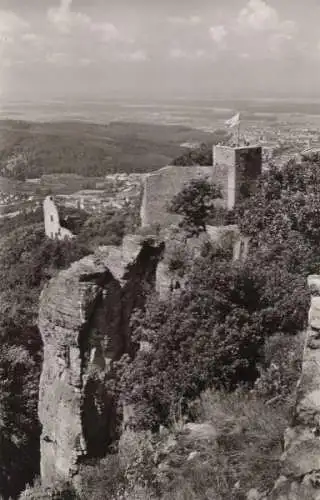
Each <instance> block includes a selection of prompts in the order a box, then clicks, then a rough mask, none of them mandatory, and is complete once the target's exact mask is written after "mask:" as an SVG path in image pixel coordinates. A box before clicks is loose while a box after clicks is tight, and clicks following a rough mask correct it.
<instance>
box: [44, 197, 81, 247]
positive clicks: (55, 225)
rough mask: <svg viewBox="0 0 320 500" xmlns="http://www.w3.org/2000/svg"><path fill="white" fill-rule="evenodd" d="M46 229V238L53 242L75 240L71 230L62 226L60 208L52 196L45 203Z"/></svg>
mask: <svg viewBox="0 0 320 500" xmlns="http://www.w3.org/2000/svg"><path fill="white" fill-rule="evenodd" d="M43 215H44V228H45V233H46V236H47V237H48V238H50V239H52V240H54V239H58V240H64V239H70V238H73V237H74V235H73V234H72V232H71V231H69V229H66V228H65V227H62V226H61V224H60V218H59V212H58V208H57V206H56V204H55V202H54V200H53V197H52V196H47V197H46V198H45V200H44V202H43Z"/></svg>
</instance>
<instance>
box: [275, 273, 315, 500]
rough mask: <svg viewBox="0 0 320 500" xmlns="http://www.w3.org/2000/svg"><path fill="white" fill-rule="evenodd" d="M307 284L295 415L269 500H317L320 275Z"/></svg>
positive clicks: (313, 277)
mask: <svg viewBox="0 0 320 500" xmlns="http://www.w3.org/2000/svg"><path fill="white" fill-rule="evenodd" d="M308 284H309V288H310V290H311V293H312V297H311V307H310V311H309V325H308V329H307V332H306V339H305V347H304V353H303V362H302V373H301V378H300V381H299V384H298V390H297V403H296V409H295V415H294V419H293V423H292V427H291V428H289V429H288V430H287V432H286V435H285V439H284V453H283V456H282V460H281V462H282V463H281V465H282V475H281V477H280V478H279V480H278V481H277V483H276V485H275V488H274V490H273V491H272V493H271V495H270V496H269V497H268V498H269V499H270V500H319V499H320V276H309V278H308Z"/></svg>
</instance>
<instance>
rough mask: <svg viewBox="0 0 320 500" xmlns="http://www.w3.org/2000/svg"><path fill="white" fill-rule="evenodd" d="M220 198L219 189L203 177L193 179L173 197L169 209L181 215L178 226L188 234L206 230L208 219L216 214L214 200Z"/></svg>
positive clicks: (192, 234) (191, 234) (197, 233)
mask: <svg viewBox="0 0 320 500" xmlns="http://www.w3.org/2000/svg"><path fill="white" fill-rule="evenodd" d="M221 198H222V193H221V189H220V188H219V187H218V186H217V185H216V184H211V183H210V182H209V181H207V180H205V179H193V180H191V181H190V182H189V183H188V184H186V185H185V187H184V188H183V189H182V190H181V191H180V192H179V193H178V194H177V195H176V196H175V197H174V198H173V200H172V201H171V203H170V204H169V211H170V212H172V213H175V214H178V215H181V216H182V217H183V218H182V221H181V222H180V224H179V225H180V227H181V228H183V229H185V230H186V231H187V233H188V234H189V236H197V235H199V234H200V233H201V232H204V231H206V224H207V223H208V220H209V219H211V218H213V217H214V215H215V214H216V211H217V209H216V205H215V202H216V200H217V199H221Z"/></svg>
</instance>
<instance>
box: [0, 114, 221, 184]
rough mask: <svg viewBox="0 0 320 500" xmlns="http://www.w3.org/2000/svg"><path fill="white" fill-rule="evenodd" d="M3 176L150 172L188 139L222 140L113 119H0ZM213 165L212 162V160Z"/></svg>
mask: <svg viewBox="0 0 320 500" xmlns="http://www.w3.org/2000/svg"><path fill="white" fill-rule="evenodd" d="M0 132H1V140H0V175H2V176H4V177H11V178H15V179H20V180H23V179H25V178H29V179H31V178H37V177H41V176H42V175H44V174H61V173H72V174H78V175H82V176H84V177H100V176H105V175H107V174H114V173H117V172H125V173H134V172H151V171H153V170H157V169H158V168H161V167H163V165H168V164H170V163H171V162H172V158H175V157H177V156H179V155H180V154H181V152H182V151H183V148H182V147H181V144H183V143H185V142H188V141H197V142H204V141H212V140H213V142H215V141H218V140H219V137H220V136H219V134H218V135H217V137H215V135H214V137H213V139H212V137H211V134H209V133H207V132H203V131H201V130H193V129H191V128H188V127H183V126H179V125H153V124H143V123H142V124H139V123H120V122H112V123H110V124H107V125H99V124H92V123H78V122H74V123H72V122H70V123H68V122H63V123H40V124H39V123H29V122H15V121H2V122H0ZM209 165H210V163H209Z"/></svg>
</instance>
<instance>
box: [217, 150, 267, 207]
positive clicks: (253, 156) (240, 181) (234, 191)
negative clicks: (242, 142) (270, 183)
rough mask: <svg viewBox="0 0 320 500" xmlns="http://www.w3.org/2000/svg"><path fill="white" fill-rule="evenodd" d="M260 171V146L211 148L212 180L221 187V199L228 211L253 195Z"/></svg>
mask: <svg viewBox="0 0 320 500" xmlns="http://www.w3.org/2000/svg"><path fill="white" fill-rule="evenodd" d="M261 171H262V148H261V146H239V147H231V146H214V147H213V179H214V181H215V182H217V183H218V184H220V185H221V186H223V199H224V200H225V205H226V207H227V208H228V209H229V210H231V209H232V208H233V207H234V205H235V203H236V202H238V201H240V200H241V199H243V198H246V197H248V196H250V195H251V194H253V192H254V189H255V184H256V181H257V178H258V177H259V175H260V174H261Z"/></svg>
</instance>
